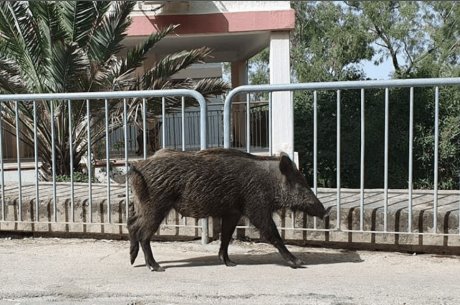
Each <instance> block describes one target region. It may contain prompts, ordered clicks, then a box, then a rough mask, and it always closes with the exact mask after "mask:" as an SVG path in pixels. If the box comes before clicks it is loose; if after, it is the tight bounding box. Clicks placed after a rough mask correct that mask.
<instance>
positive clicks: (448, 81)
mask: <svg viewBox="0 0 460 305" xmlns="http://www.w3.org/2000/svg"><path fill="white" fill-rule="evenodd" d="M459 85H460V78H440V79H410V80H385V81H345V82H324V83H300V84H273V85H246V86H240V87H237V88H235V89H233V90H232V91H231V92H229V94H228V95H227V97H226V100H225V105H224V147H225V148H229V147H231V137H232V135H231V123H232V119H231V114H232V103H233V100H234V98H235V97H236V96H237V95H239V94H242V95H243V94H245V95H246V97H247V98H246V102H247V104H248V108H249V104H250V102H251V100H250V98H249V93H261V92H266V93H269V105H268V108H269V116H268V120H269V123H268V125H269V146H270V148H269V153H270V154H272V153H273V151H272V133H273V132H276V131H272V128H271V126H272V92H279V91H291V92H294V91H304V92H310V93H311V94H312V97H313V124H312V125H313V126H312V128H313V189H314V192H315V194H318V179H317V177H318V139H317V135H318V128H317V126H318V117H317V109H318V92H319V91H331V90H333V91H335V92H336V95H335V96H336V165H335V166H336V198H335V207H334V208H335V209H336V215H335V218H336V225H335V228H323V229H322V230H325V231H344V232H367V233H395V234H413V233H417V234H445V235H449V234H448V233H446V232H444V233H441V232H439V231H438V203H439V202H438V201H439V196H438V195H439V190H438V182H439V181H438V158H439V155H438V152H439V103H440V101H439V97H440V93H439V87H446V86H459ZM418 87H432V88H433V87H434V88H435V93H434V103H435V110H434V111H435V114H434V122H433V123H434V147H433V150H434V164H433V167H434V177H433V180H434V188H433V190H432V195H433V201H432V207H431V210H432V213H433V218H432V223H433V228H432V232H423V233H422V232H413V223H412V219H413V195H414V194H413V193H414V188H413V153H412V150H413V142H414V134H413V129H414V88H418ZM392 88H409V90H410V97H409V101H408V102H409V104H410V114H409V123H408V124H409V125H410V126H409V155H408V156H407V157H408V163H409V169H408V184H407V188H408V189H407V196H408V199H407V213H408V216H407V231H394V232H392V231H390V230H388V213H389V190H390V189H389V185H388V179H389V176H388V173H389V169H388V165H389V164H388V162H389V161H388V150H389V145H391V143H390V142H389V126H390V122H389V106H390V95H389V90H390V89H392ZM369 89H383V90H385V97H384V105H385V110H384V151H383V153H384V170H383V172H384V176H383V185H384V186H383V190H382V191H381V192H382V193H383V206H382V208H383V218H384V219H383V228H382V229H381V230H378V229H376V228H367V229H366V228H365V227H366V224H365V220H364V216H365V191H366V190H365V188H364V185H365V184H364V182H365V175H364V173H365V162H364V160H365V141H366V139H365V115H364V114H365V106H366V102H365V92H366V90H369ZM345 90H360V93H361V97H360V112H361V114H360V120H361V123H360V126H361V127H360V188H359V196H360V198H359V206H358V208H359V228H358V229H352V228H344V227H343V215H341V208H342V206H343V204H342V194H341V193H342V187H341V166H342V165H341V150H342V148H341V100H342V99H341V94H342V92H343V91H345ZM249 120H250V118H249V116H248V117H247V121H248V122H249ZM246 126H250V124H249V123H248V124H247V125H246ZM305 128H308V127H307V126H306V127H305ZM250 135H251V131H250V128H247V129H246V140H247V142H246V149H247V151H248V152H250V151H251V147H250ZM457 208H458V212H457V213H458V219H460V196H459V199H458V207H457ZM245 227H246V228H247V226H245ZM282 229H288V230H289V229H296V230H319V228H318V227H317V220H316V218H315V219H314V224H313V227H312V228H303V227H297V228H294V226H292V227H284V228H282ZM458 234H460V223H459V224H458Z"/></svg>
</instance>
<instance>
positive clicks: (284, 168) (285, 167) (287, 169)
mask: <svg viewBox="0 0 460 305" xmlns="http://www.w3.org/2000/svg"><path fill="white" fill-rule="evenodd" d="M280 171H281V173H282V174H283V175H285V176H289V175H291V174H292V172H294V168H293V167H292V161H291V159H289V157H288V155H286V154H284V153H282V154H281V159H280Z"/></svg>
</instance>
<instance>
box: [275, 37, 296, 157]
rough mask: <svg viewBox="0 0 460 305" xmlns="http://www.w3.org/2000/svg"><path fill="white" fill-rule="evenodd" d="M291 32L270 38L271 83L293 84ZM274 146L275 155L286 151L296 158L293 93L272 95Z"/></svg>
mask: <svg viewBox="0 0 460 305" xmlns="http://www.w3.org/2000/svg"><path fill="white" fill-rule="evenodd" d="M289 49H290V46H289V32H272V33H271V36H270V83H271V84H288V83H290V82H291V69H290V58H289ZM272 101H273V115H272V133H273V136H272V145H273V153H274V154H278V153H279V152H280V151H284V152H286V153H287V154H289V156H291V158H293V156H294V103H293V100H292V93H291V92H275V93H273V95H272Z"/></svg>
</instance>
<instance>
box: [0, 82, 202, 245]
mask: <svg viewBox="0 0 460 305" xmlns="http://www.w3.org/2000/svg"><path fill="white" fill-rule="evenodd" d="M172 97H174V98H181V106H180V108H181V109H182V149H184V150H185V148H186V147H185V142H184V134H185V133H184V129H185V124H184V120H185V117H184V115H183V114H184V112H185V102H184V98H185V97H188V98H193V99H194V100H196V102H197V103H198V107H199V112H198V113H199V130H198V133H199V149H204V148H206V147H207V135H206V132H207V104H206V101H205V99H204V98H203V96H202V95H201V94H199V93H198V92H196V91H193V90H185V89H177V90H158V91H128V92H95V93H62V94H17V95H1V96H0V129H2V130H3V127H6V125H9V128H10V129H9V130H10V134H13V135H14V139H15V146H16V147H15V148H16V154H15V155H16V160H15V161H16V162H15V164H10V166H9V165H8V164H7V163H5V159H4V157H3V156H4V153H3V150H4V147H5V146H6V145H8V144H5V143H4V133H3V132H0V160H1V163H0V182H1V185H0V187H1V189H0V195H1V215H0V216H1V217H0V225H1V224H6V223H21V224H24V223H31V224H32V225H39V224H54V223H59V224H66V225H69V224H82V223H83V224H114V225H120V226H122V225H124V224H125V223H126V219H127V214H128V211H129V188H128V181H127V180H126V183H125V185H124V186H119V185H114V183H113V182H111V179H109V178H108V177H107V179H106V182H105V185H104V183H99V182H96V181H95V180H94V177H93V175H94V169H95V167H96V166H97V164H96V163H95V160H94V154H93V149H94V147H95V144H96V143H94V142H92V141H93V138H92V136H93V133H95V132H96V131H95V130H92V129H93V128H94V127H95V123H94V121H95V113H96V114H97V115H98V116H99V118H100V119H101V120H100V122H99V127H101V128H100V129H101V130H102V131H100V132H101V135H100V137H99V138H98V139H99V140H100V141H102V142H103V143H104V144H105V149H104V151H103V154H104V156H103V157H105V158H102V160H99V164H98V166H99V167H102V168H103V169H104V170H105V173H106V175H107V176H108V174H109V173H110V172H111V171H112V170H113V168H114V167H115V166H117V164H113V162H112V161H113V156H112V155H111V153H112V150H111V145H110V142H111V139H110V137H111V133H110V132H109V131H110V130H111V128H113V126H118V127H116V129H118V128H120V130H122V132H123V139H122V145H123V147H122V151H123V161H124V162H122V163H120V164H118V166H121V168H122V170H123V169H124V171H126V170H127V168H128V162H129V160H130V158H131V159H132V156H129V155H128V152H129V148H128V144H129V142H130V141H132V139H130V137H129V135H128V132H129V122H128V113H129V112H130V111H131V110H132V109H128V102H129V101H132V100H133V99H137V100H138V101H139V103H140V105H141V108H140V109H142V110H141V114H140V115H141V117H142V127H143V134H142V137H143V143H147V132H146V131H147V118H146V117H147V115H146V113H147V110H146V109H147V102H148V101H149V100H151V99H153V98H157V99H158V98H159V99H160V100H161V109H162V116H161V117H162V119H163V120H164V118H165V114H166V100H165V98H172ZM75 102H78V103H80V104H79V106H80V107H79V111H82V112H85V111H86V113H80V114H78V115H79V116H78V118H80V120H79V121H76V120H75V117H74V112H73V110H72V107H73V106H74V107H75V105H74V103H75ZM95 102H100V103H102V105H100V106H99V108H97V109H94V108H92V106H91V105H94V104H93V103H95ZM150 102H151V103H159V101H150ZM150 102H149V103H150ZM114 103H116V104H117V106H116V107H118V113H119V116H120V117H119V119H120V120H121V122H119V123H118V124H115V125H114V124H111V119H112V118H111V117H110V113H109V109H114V105H113V104H114ZM39 109H40V110H44V109H45V110H46V113H47V116H48V117H45V116H43V115H42V116H40V113H42V112H40V111H39ZM75 111H76V110H75ZM101 112H102V113H103V115H101ZM60 120H62V121H63V122H66V124H62V125H59V124H57V122H58V121H60ZM40 121H42V122H40ZM43 122H46V124H48V123H49V126H48V127H49V129H48V127H47V128H44V129H43V128H39V127H38V126H39V124H40V123H43ZM62 126H66V129H67V130H61V127H62ZM48 132H49V134H47V135H46V136H48V137H45V138H46V139H49V143H48V142H47V141H46V140H43V139H45V138H43V139H40V136H43V133H48ZM165 132H166V131H165V128H164V126H163V128H162V139H165ZM40 133H42V134H40ZM58 134H60V135H62V134H64V135H65V136H68V137H69V138H68V139H64V140H65V145H67V146H65V147H67V149H66V151H62V149H61V147H58V146H56V138H57V136H58ZM77 136H78V137H79V139H78V140H79V141H78V142H76V141H75V140H76V139H75V138H74V137H77ZM24 141H29V144H31V145H32V147H33V152H34V154H33V158H32V160H30V159H28V160H27V161H28V164H27V167H28V169H29V170H28V173H29V174H30V173H31V172H32V173H33V174H31V175H29V176H32V177H31V181H28V182H25V181H23V178H24V177H25V176H26V175H25V172H26V170H25V169H23V163H24V160H23V158H22V157H21V147H22V145H21V142H24ZM77 143H78V147H75V146H74V145H76V144H77ZM44 145H47V146H49V147H51V148H52V149H50V151H51V158H50V160H51V164H50V167H51V168H50V169H49V170H48V172H49V173H50V180H51V181H50V182H43V181H40V179H39V177H40V176H41V172H40V171H41V167H42V166H43V165H44V164H43V159H44V158H45V157H49V156H44V155H43V153H44V152H47V151H48V150H45V149H44V147H43V146H44ZM162 146H163V147H164V146H165V141H163V143H162ZM85 150H86V153H85V154H84V156H86V162H85V164H84V165H85V166H86V177H85V181H86V183H78V182H77V174H78V173H77V172H74V168H76V166H78V165H77V164H74V157H75V155H76V154H77V153H80V152H81V151H85ZM64 155H65V156H67V157H68V160H69V163H70V164H59V165H58V162H57V161H58V160H60V159H62V158H64V157H63V156H64ZM142 155H143V158H146V157H147V145H143V151H142ZM57 166H68V167H69V170H70V173H69V177H68V178H69V183H67V184H66V183H59V181H58V179H59V177H58V175H57V172H58V171H57V168H56V167H57ZM8 167H12V168H13V169H14V170H15V171H16V175H15V176H16V177H13V178H11V179H6V177H5V175H6V174H9V175H11V173H12V171H7V170H8ZM13 176H14V175H13ZM7 180H9V181H7ZM24 182H25V183H24ZM85 193H86V194H85ZM117 195H119V196H122V197H123V199H122V200H121V201H120V200H117V199H116V197H117ZM114 197H115V198H114ZM58 198H59V199H60V200H61V202H60V206H59V207H58ZM96 200H97V201H98V202H99V203H100V205H98V207H99V206H104V207H103V208H101V209H99V208H98V207H95V205H93V202H94V201H96ZM104 202H105V204H104ZM77 203H78V204H77ZM77 205H78V207H77ZM115 206H117V210H118V214H117V216H116V217H117V219H113V217H114V212H115V211H114V209H115V208H114V207H115ZM77 208H78V211H79V213H80V218H81V219H78V220H76V209H77ZM42 213H44V214H45V215H47V216H45V217H43V215H42V216H41V214H42ZM64 214H65V215H64ZM25 215H27V217H25ZM25 218H27V219H25ZM168 225H169V226H180V224H171V223H170V224H168ZM188 226H189V227H196V228H200V229H201V231H202V233H201V236H202V240H203V242H204V243H206V242H207V240H208V220H207V219H203V220H202V221H201V225H195V226H193V225H188Z"/></svg>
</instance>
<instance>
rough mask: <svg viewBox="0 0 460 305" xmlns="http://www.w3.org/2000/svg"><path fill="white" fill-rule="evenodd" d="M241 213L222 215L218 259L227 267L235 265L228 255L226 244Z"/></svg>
mask: <svg viewBox="0 0 460 305" xmlns="http://www.w3.org/2000/svg"><path fill="white" fill-rule="evenodd" d="M240 218H241V215H240V214H239V213H234V214H228V215H224V216H223V217H222V233H221V237H220V249H219V259H220V260H221V261H222V262H223V263H224V264H225V265H226V266H228V267H233V266H236V264H235V263H234V262H232V261H231V260H230V258H229V257H228V244H229V243H230V239H231V238H232V234H233V232H234V231H235V228H236V225H237V224H238V220H240Z"/></svg>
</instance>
